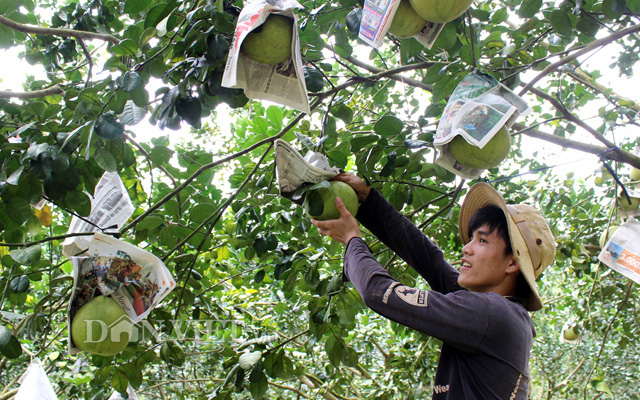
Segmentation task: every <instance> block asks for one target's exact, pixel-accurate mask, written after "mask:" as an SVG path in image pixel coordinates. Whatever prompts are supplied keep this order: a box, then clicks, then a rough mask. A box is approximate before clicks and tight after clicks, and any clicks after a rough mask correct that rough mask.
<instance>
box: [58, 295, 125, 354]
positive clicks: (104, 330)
mask: <svg viewBox="0 0 640 400" xmlns="http://www.w3.org/2000/svg"><path fill="white" fill-rule="evenodd" d="M131 330H132V324H131V320H130V319H129V317H128V316H127V313H126V312H125V311H124V310H123V309H122V307H121V306H120V304H118V302H117V301H115V300H114V299H112V298H111V297H107V296H98V297H95V298H93V299H92V300H91V301H90V302H88V303H87V304H85V305H84V306H82V307H81V308H80V310H78V312H77V313H76V315H75V316H74V318H73V321H72V322H71V339H73V343H74V344H75V345H76V347H77V348H78V349H80V350H82V351H85V352H87V353H91V354H98V355H101V356H112V355H115V354H118V353H120V352H121V351H122V350H124V348H125V347H127V344H128V343H129V337H130V336H131Z"/></svg>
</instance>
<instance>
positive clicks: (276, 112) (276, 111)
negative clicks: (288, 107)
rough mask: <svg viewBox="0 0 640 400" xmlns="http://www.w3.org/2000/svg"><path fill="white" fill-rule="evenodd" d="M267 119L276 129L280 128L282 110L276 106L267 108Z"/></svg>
mask: <svg viewBox="0 0 640 400" xmlns="http://www.w3.org/2000/svg"><path fill="white" fill-rule="evenodd" d="M267 118H268V119H269V121H271V122H273V123H274V125H275V126H276V127H277V128H280V127H282V110H281V109H280V107H278V106H269V107H268V108H267Z"/></svg>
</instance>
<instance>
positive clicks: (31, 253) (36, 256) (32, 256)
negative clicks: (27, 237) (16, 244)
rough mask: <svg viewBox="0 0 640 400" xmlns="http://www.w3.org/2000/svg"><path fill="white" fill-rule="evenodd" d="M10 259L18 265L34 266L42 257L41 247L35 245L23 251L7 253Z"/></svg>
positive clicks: (17, 250)
mask: <svg viewBox="0 0 640 400" xmlns="http://www.w3.org/2000/svg"><path fill="white" fill-rule="evenodd" d="M9 254H10V255H11V258H13V260H14V261H15V262H17V263H18V264H20V265H28V266H34V265H36V264H37V263H38V262H39V261H40V257H41V256H42V246H40V245H39V244H38V245H35V246H29V247H25V248H23V249H15V250H11V251H10V252H9Z"/></svg>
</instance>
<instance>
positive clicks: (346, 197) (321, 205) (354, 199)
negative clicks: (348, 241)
mask: <svg viewBox="0 0 640 400" xmlns="http://www.w3.org/2000/svg"><path fill="white" fill-rule="evenodd" d="M329 183H330V185H331V186H329V187H327V188H320V189H316V190H311V191H309V192H307V194H306V196H305V200H304V209H305V211H306V212H307V215H308V216H309V218H313V219H317V220H318V221H326V220H329V219H339V218H340V211H338V209H337V208H336V197H340V198H341V199H342V201H343V202H344V205H345V207H346V208H347V210H348V211H349V212H350V213H351V214H352V215H354V216H355V215H356V213H357V212H358V206H359V204H358V196H357V195H356V192H355V191H354V190H353V189H352V188H351V186H349V185H347V184H346V183H344V182H339V181H331V182H329Z"/></svg>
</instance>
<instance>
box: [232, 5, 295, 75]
mask: <svg viewBox="0 0 640 400" xmlns="http://www.w3.org/2000/svg"><path fill="white" fill-rule="evenodd" d="M292 39H293V20H292V19H290V18H287V17H285V16H283V15H278V14H271V15H269V16H268V17H267V19H266V20H265V21H264V23H263V24H262V25H260V26H259V27H257V28H256V29H254V30H253V31H251V32H250V33H249V34H248V35H247V37H245V38H244V40H243V41H242V46H241V48H240V50H241V51H242V52H243V53H244V54H246V55H247V56H249V57H251V58H253V59H254V60H256V61H257V62H259V63H263V64H279V63H281V62H283V61H285V60H287V59H289V58H291V40H292Z"/></svg>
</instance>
